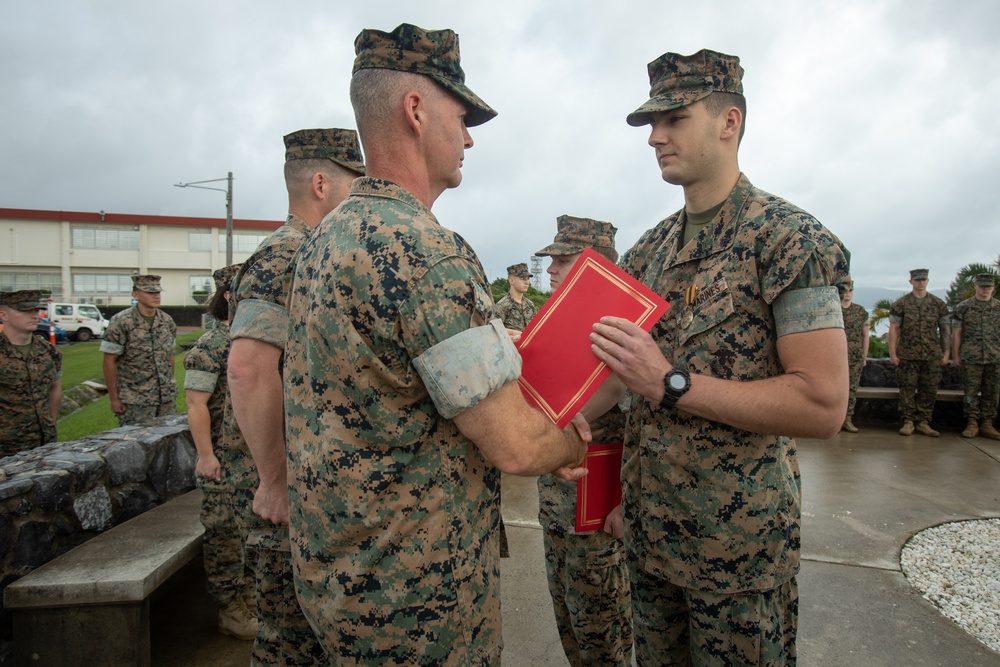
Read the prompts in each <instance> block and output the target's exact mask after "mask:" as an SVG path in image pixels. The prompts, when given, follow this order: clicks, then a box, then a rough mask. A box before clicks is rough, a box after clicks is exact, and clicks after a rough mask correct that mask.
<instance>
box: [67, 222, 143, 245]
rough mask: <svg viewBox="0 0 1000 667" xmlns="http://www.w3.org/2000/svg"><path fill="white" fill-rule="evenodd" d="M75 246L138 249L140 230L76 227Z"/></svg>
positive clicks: (74, 231) (74, 230) (74, 232)
mask: <svg viewBox="0 0 1000 667" xmlns="http://www.w3.org/2000/svg"><path fill="white" fill-rule="evenodd" d="M73 247H74V248H87V249H95V250H138V249H139V232H138V230H131V229H99V228H88V227H75V228H74V229H73Z"/></svg>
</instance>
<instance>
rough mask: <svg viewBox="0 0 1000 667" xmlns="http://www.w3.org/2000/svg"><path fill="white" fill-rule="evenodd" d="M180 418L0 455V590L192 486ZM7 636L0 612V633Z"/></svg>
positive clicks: (188, 443) (191, 459) (191, 451)
mask: <svg viewBox="0 0 1000 667" xmlns="http://www.w3.org/2000/svg"><path fill="white" fill-rule="evenodd" d="M195 458H196V451H195V448H194V444H193V443H192V440H191V434H190V432H189V431H188V425H187V415H186V414H185V415H175V416H172V417H161V418H159V419H157V420H155V421H153V422H151V423H150V424H149V425H146V426H123V427H121V428H116V429H112V430H110V431H104V432H103V433H97V434H95V435H92V436H88V437H86V438H82V439H80V440H74V441H72V442H57V443H50V444H48V445H44V446H42V447H38V448H36V449H32V450H29V451H26V452H21V453H20V454H17V455H16V456H9V457H6V458H0V593H2V589H3V588H6V587H7V585H8V584H10V583H11V582H13V581H15V580H17V579H19V578H21V577H23V576H24V575H26V574H27V573H28V572H30V571H31V570H33V569H35V568H36V567H38V566H40V565H43V564H44V563H47V562H48V561H50V560H52V559H53V558H55V557H56V556H59V555H61V554H63V553H65V552H67V551H69V550H70V549H72V548H73V547H75V546H77V545H79V544H82V543H83V542H86V541H87V540H88V539H90V538H91V537H93V536H94V535H96V534H98V533H101V532H103V531H105V530H107V529H109V528H112V527H113V526H116V525H118V524H120V523H122V522H123V521H127V520H128V519H130V518H132V517H134V516H136V515H138V514H141V513H143V512H145V511H146V510H148V509H151V508H153V507H156V506H157V505H159V504H161V503H163V502H166V501H167V500H170V499H171V498H174V497H176V496H178V495H180V494H181V493H184V492H186V491H189V490H191V489H193V488H194V486H195V479H194V466H195ZM10 635H11V628H10V615H9V614H8V613H7V612H6V610H2V611H0V636H2V637H3V638H5V639H9V638H10Z"/></svg>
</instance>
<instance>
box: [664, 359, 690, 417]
mask: <svg viewBox="0 0 1000 667" xmlns="http://www.w3.org/2000/svg"><path fill="white" fill-rule="evenodd" d="M690 388H691V376H690V375H688V372H687V371H686V370H684V369H682V368H674V369H672V370H671V371H670V372H669V373H667V374H666V375H664V376H663V398H661V399H660V405H661V406H663V407H665V408H672V407H674V406H675V405H677V401H679V400H680V398H681V396H683V395H684V394H686V393H687V391H688V389H690Z"/></svg>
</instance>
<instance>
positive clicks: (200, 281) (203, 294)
mask: <svg viewBox="0 0 1000 667" xmlns="http://www.w3.org/2000/svg"><path fill="white" fill-rule="evenodd" d="M190 281H191V283H190V284H191V298H192V299H194V302H195V303H205V302H206V301H208V297H209V296H211V295H212V292H213V291H214V290H215V280H214V279H213V278H212V276H191V278H190Z"/></svg>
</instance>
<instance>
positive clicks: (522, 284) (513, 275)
mask: <svg viewBox="0 0 1000 667" xmlns="http://www.w3.org/2000/svg"><path fill="white" fill-rule="evenodd" d="M530 280H531V273H529V272H528V265H527V264H525V263H523V262H522V263H521V264H514V265H512V266H508V267H507V283H508V284H509V285H510V291H509V292H508V293H507V296H505V297H504V298H502V299H500V300H499V301H497V308H496V316H497V317H499V318H500V320H501V321H502V322H503V325H504V326H505V327H507V328H508V329H513V330H515V331H524V328H525V327H526V326H528V322H530V321H531V318H532V317H534V316H535V312H537V310H538V309H537V308H536V307H535V303H534V302H533V301H532V300H531V299H529V298H528V297H526V296H525V293H526V292H527V291H528V287H529V286H530V285H531V282H530Z"/></svg>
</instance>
